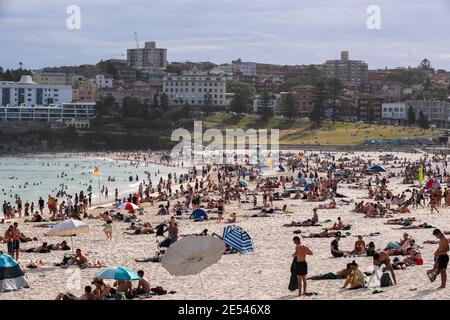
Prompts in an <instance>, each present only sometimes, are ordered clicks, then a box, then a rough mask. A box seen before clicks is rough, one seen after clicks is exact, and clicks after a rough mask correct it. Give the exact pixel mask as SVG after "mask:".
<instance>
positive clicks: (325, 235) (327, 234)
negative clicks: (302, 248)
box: [302, 229, 344, 238]
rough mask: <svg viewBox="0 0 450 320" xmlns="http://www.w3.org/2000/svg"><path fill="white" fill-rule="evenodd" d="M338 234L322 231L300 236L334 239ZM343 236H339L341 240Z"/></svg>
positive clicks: (326, 230)
mask: <svg viewBox="0 0 450 320" xmlns="http://www.w3.org/2000/svg"><path fill="white" fill-rule="evenodd" d="M338 233H339V234H340V232H339V231H328V229H324V230H323V231H321V232H319V233H310V234H308V235H302V237H303V238H332V237H335V236H336V234H338ZM343 237H344V236H342V235H341V238H343Z"/></svg>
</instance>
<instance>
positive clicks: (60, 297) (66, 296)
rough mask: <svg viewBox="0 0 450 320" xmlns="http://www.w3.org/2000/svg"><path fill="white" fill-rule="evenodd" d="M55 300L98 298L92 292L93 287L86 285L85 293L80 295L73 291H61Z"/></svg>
mask: <svg viewBox="0 0 450 320" xmlns="http://www.w3.org/2000/svg"><path fill="white" fill-rule="evenodd" d="M55 300H97V297H96V296H95V294H93V293H92V287H91V286H86V287H84V293H83V294H82V295H81V296H79V297H77V296H76V295H74V294H73V293H71V292H66V293H62V292H60V293H58V295H57V296H56V298H55Z"/></svg>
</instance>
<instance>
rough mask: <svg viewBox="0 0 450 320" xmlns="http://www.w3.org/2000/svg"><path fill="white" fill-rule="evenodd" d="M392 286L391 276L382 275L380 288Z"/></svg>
mask: <svg viewBox="0 0 450 320" xmlns="http://www.w3.org/2000/svg"><path fill="white" fill-rule="evenodd" d="M392 285H393V284H392V280H391V276H390V275H389V273H387V272H385V273H383V275H382V276H381V279H380V287H382V288H384V287H391V286H392Z"/></svg>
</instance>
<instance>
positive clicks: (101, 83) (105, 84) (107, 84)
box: [89, 74, 113, 89]
mask: <svg viewBox="0 0 450 320" xmlns="http://www.w3.org/2000/svg"><path fill="white" fill-rule="evenodd" d="M89 83H90V84H92V85H95V86H96V87H97V89H100V88H112V87H113V78H112V77H110V76H105V75H103V74H98V75H96V76H95V79H89Z"/></svg>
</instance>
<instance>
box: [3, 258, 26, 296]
mask: <svg viewBox="0 0 450 320" xmlns="http://www.w3.org/2000/svg"><path fill="white" fill-rule="evenodd" d="M29 287H30V285H29V283H28V280H27V279H26V278H25V273H24V272H23V271H22V269H21V268H20V266H19V265H18V264H17V262H16V261H15V260H14V259H13V258H12V257H11V256H10V255H8V254H5V253H3V252H0V292H5V291H13V290H19V289H22V288H29Z"/></svg>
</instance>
